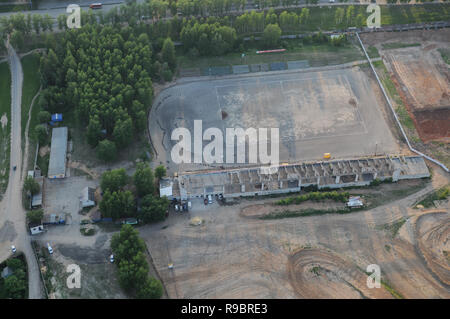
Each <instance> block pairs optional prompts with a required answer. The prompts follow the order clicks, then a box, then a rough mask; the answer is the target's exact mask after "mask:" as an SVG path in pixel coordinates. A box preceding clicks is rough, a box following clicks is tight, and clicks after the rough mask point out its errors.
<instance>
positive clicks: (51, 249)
mask: <svg viewBox="0 0 450 319" xmlns="http://www.w3.org/2000/svg"><path fill="white" fill-rule="evenodd" d="M47 249H48V252H49V254H50V255H51V254H53V248H52V246H50V244H49V243H47Z"/></svg>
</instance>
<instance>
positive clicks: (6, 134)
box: [0, 62, 11, 198]
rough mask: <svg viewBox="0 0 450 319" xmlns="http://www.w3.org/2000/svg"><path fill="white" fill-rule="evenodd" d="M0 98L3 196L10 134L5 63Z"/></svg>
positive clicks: (0, 73) (1, 65)
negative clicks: (4, 118) (3, 121)
mask: <svg viewBox="0 0 450 319" xmlns="http://www.w3.org/2000/svg"><path fill="white" fill-rule="evenodd" d="M0 96H1V99H0V118H2V117H3V116H6V118H7V120H8V124H7V125H6V126H5V127H3V128H2V127H1V124H0V194H3V193H4V191H5V189H6V187H7V185H8V177H9V150H10V132H11V123H10V121H11V73H10V71H9V66H8V64H7V63H6V62H5V63H0ZM0 198H1V195H0Z"/></svg>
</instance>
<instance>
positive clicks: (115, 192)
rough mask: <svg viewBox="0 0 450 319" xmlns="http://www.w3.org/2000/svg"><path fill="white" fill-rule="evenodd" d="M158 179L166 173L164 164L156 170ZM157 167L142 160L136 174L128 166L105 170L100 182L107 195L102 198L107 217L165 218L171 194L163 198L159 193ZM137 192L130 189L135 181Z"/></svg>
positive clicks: (144, 220) (103, 214)
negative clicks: (155, 168)
mask: <svg viewBox="0 0 450 319" xmlns="http://www.w3.org/2000/svg"><path fill="white" fill-rule="evenodd" d="M155 173H157V177H158V180H159V179H160V178H162V177H163V176H164V175H165V174H166V169H165V167H164V166H158V167H157V170H156V172H155ZM154 175H155V174H154V173H153V170H152V169H151V168H150V166H149V165H148V164H147V163H139V164H138V165H137V168H136V171H135V173H134V175H133V178H130V177H129V176H128V175H127V174H126V172H125V169H123V168H121V169H115V170H111V171H108V172H105V173H103V175H102V177H101V182H100V186H101V188H102V191H103V198H102V200H101V202H100V205H99V206H100V211H101V213H102V216H103V217H107V218H112V219H113V220H117V219H120V218H128V217H136V218H138V220H139V221H140V222H143V223H153V222H158V221H161V220H164V219H165V217H166V212H167V210H168V208H169V200H168V199H167V198H165V197H164V198H159V196H157V194H156V193H155V192H156V190H157V188H156V187H155V179H154ZM131 180H132V181H133V184H134V187H135V194H134V193H133V192H132V191H131V190H129V189H132V186H133V185H130V184H129V182H130V181H131ZM138 198H141V199H142V200H141V203H140V207H139V208H138V207H137V201H138Z"/></svg>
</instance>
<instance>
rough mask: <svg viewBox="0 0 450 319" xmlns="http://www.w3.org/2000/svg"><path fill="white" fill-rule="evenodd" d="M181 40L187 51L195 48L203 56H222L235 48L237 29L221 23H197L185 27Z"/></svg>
mask: <svg viewBox="0 0 450 319" xmlns="http://www.w3.org/2000/svg"><path fill="white" fill-rule="evenodd" d="M180 38H181V41H182V42H183V45H184V46H185V48H186V49H190V48H195V49H197V50H198V52H199V53H200V54H201V55H222V54H224V53H227V52H230V51H231V50H232V49H233V48H234V45H235V43H236V39H237V36H236V30H235V29H233V28H231V27H228V26H220V24H219V23H214V24H208V23H203V24H199V23H195V24H194V25H192V26H191V25H190V24H187V25H186V26H185V27H183V29H182V30H181V34H180Z"/></svg>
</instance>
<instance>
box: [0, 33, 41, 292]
mask: <svg viewBox="0 0 450 319" xmlns="http://www.w3.org/2000/svg"><path fill="white" fill-rule="evenodd" d="M6 45H7V48H8V62H9V65H10V69H11V160H10V165H11V168H10V173H9V183H8V188H7V189H6V193H5V197H4V198H3V200H2V202H1V204H0V262H2V261H3V260H4V259H6V258H8V257H9V256H10V255H11V251H10V247H11V245H15V246H16V247H17V250H18V251H22V252H23V253H24V254H25V256H26V260H27V264H28V289H29V298H30V299H38V298H42V285H41V280H40V274H39V267H38V264H37V261H36V258H35V257H34V254H33V250H32V247H31V236H30V235H29V232H28V230H27V228H26V212H25V210H24V209H23V206H22V184H23V177H24V176H26V172H25V170H26V167H24V168H23V171H22V145H21V144H22V141H21V139H22V135H21V104H22V84H23V72H22V65H21V63H20V58H19V57H18V56H17V54H16V52H15V51H14V49H13V48H12V47H11V46H10V44H9V41H8V42H7V43H6ZM14 166H17V169H16V170H15V171H14V169H13V167H14Z"/></svg>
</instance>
